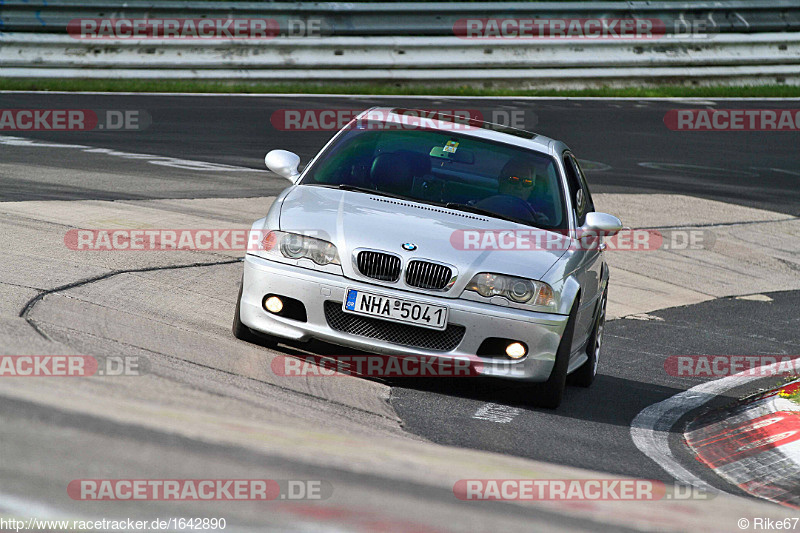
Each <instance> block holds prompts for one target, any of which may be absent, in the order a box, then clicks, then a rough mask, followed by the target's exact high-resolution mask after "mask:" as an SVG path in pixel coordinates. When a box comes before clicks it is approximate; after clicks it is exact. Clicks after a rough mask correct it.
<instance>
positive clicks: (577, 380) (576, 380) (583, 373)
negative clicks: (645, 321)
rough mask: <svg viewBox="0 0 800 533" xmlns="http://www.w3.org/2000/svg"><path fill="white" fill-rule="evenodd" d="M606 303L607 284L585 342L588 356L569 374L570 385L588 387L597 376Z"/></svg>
mask: <svg viewBox="0 0 800 533" xmlns="http://www.w3.org/2000/svg"><path fill="white" fill-rule="evenodd" d="M607 303H608V286H606V290H605V291H603V296H602V299H601V300H600V307H599V308H598V310H597V318H596V319H595V322H594V328H593V329H592V336H591V337H590V338H589V342H587V343H586V355H587V356H588V357H589V358H588V359H587V360H586V362H585V363H583V364H582V365H581V367H580V368H579V369H578V370H576V371H575V372H573V373H572V374H570V376H569V382H570V385H577V386H578V387H589V386H590V385H591V384H592V382H594V378H595V377H596V376H597V365H598V363H599V362H600V349H601V348H602V346H603V332H604V331H605V325H606V304H607Z"/></svg>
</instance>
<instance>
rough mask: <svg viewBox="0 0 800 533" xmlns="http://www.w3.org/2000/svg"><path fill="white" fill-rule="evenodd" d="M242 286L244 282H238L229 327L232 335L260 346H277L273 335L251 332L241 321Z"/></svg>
mask: <svg viewBox="0 0 800 533" xmlns="http://www.w3.org/2000/svg"><path fill="white" fill-rule="evenodd" d="M243 288H244V282H242V283H240V284H239V296H237V297H236V311H234V312H233V326H232V327H231V331H232V332H233V336H234V337H236V338H237V339H239V340H241V341H246V342H251V343H253V344H260V345H261V346H266V347H268V348H271V347H275V346H277V344H278V340H277V339H276V338H275V337H272V336H270V335H267V334H265V333H258V334H256V333H254V332H253V330H252V329H250V328H248V327H247V326H246V325H244V323H243V322H242V316H241V312H240V308H241V305H242V290H243Z"/></svg>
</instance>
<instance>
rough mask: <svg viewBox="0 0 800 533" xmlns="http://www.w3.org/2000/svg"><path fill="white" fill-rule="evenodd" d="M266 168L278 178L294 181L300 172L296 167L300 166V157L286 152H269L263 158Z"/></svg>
mask: <svg viewBox="0 0 800 533" xmlns="http://www.w3.org/2000/svg"><path fill="white" fill-rule="evenodd" d="M264 163H266V165H267V168H268V169H270V170H271V171H273V172H274V173H275V174H277V175H279V176H283V177H284V178H287V179H290V180H292V181H296V180H297V177H298V176H299V175H300V172H298V171H297V166H298V165H299V164H300V156H298V155H297V154H295V153H293V152H289V151H287V150H270V152H269V153H268V154H267V156H266V157H265V158H264Z"/></svg>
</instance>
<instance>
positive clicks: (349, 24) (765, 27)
mask: <svg viewBox="0 0 800 533" xmlns="http://www.w3.org/2000/svg"><path fill="white" fill-rule="evenodd" d="M488 16H491V17H498V18H503V17H510V18H534V17H538V18H582V17H591V18H656V19H661V20H662V21H663V22H664V24H665V27H666V28H667V31H672V30H673V29H674V28H676V27H678V28H679V27H681V25H686V24H692V23H694V22H703V23H706V24H707V25H708V27H709V28H710V29H711V30H712V31H716V32H720V33H751V32H777V31H800V2H798V1H797V0H723V1H716V2H714V1H698V2H664V1H655V2H651V1H646V0H645V1H625V2H621V1H616V2H464V3H461V2H453V3H449V2H438V3H435V2H432V3H401V2H398V3H389V2H386V3H337V2H305V3H303V2H293V3H288V2H287V3H279V2H278V3H275V2H181V1H153V0H128V1H125V2H111V1H107V0H3V2H0V31H4V32H34V33H65V32H66V27H67V23H68V22H69V21H70V20H73V19H78V18H104V17H108V18H176V17H187V18H204V17H208V18H217V17H223V18H227V17H263V18H273V19H275V20H277V21H278V22H279V24H280V27H281V28H285V27H286V24H287V22H288V21H289V20H301V21H309V20H316V21H319V22H320V28H321V31H322V35H324V36H390V35H397V36H415V35H416V36H448V35H453V25H454V24H455V22H456V21H457V20H459V19H463V18H479V17H488Z"/></svg>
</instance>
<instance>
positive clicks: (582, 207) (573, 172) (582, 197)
mask: <svg viewBox="0 0 800 533" xmlns="http://www.w3.org/2000/svg"><path fill="white" fill-rule="evenodd" d="M564 170H565V171H566V172H567V183H568V184H569V194H570V197H571V199H572V207H573V209H575V218H576V219H577V221H578V226H582V225H583V223H584V222H585V221H586V213H588V212H589V210H588V203H589V202H590V201H591V199H590V198H589V197H588V195H587V192H586V191H585V190H584V186H583V184H582V182H581V178H582V176H581V173H580V167H579V166H578V164H577V162H576V161H575V159H574V158H573V157H572V154H570V153H569V152H565V153H564Z"/></svg>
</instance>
